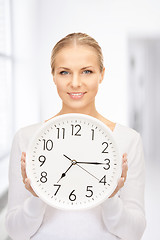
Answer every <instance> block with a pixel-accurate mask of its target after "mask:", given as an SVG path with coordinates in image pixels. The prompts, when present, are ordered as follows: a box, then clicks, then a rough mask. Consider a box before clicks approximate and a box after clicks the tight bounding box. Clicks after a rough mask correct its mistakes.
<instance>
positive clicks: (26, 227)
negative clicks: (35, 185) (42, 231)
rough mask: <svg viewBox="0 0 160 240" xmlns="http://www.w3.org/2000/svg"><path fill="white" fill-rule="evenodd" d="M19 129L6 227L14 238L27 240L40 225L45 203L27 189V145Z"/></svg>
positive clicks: (12, 156) (12, 150)
mask: <svg viewBox="0 0 160 240" xmlns="http://www.w3.org/2000/svg"><path fill="white" fill-rule="evenodd" d="M20 134H21V131H20V130H19V131H18V132H17V133H16V135H15V137H14V139H13V143H12V149H11V154H10V164H9V192H8V211H7V215H6V229H7V231H8V234H9V235H10V237H11V238H12V239H14V240H27V239H30V237H31V236H32V235H34V234H35V233H36V231H37V230H38V228H39V227H40V225H41V223H42V221H43V216H44V212H45V207H46V205H45V203H44V202H43V201H41V200H40V199H39V198H38V197H34V196H33V195H32V194H31V193H30V192H28V191H27V190H26V189H25V186H24V184H23V181H22V176H21V161H20V159H21V153H22V151H25V149H24V150H23V149H22V148H23V147H25V144H23V139H21V135H20Z"/></svg>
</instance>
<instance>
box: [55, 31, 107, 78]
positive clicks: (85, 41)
mask: <svg viewBox="0 0 160 240" xmlns="http://www.w3.org/2000/svg"><path fill="white" fill-rule="evenodd" d="M73 44H77V45H85V46H90V47H92V48H94V50H95V51H96V53H97V57H98V63H99V68H100V71H101V72H102V70H103V54H102V49H101V47H100V46H99V44H98V42H97V41H96V40H95V39H94V38H92V37H90V36H89V35H87V34H85V33H71V34H68V35H67V36H66V37H64V38H62V39H61V40H60V41H59V42H57V43H56V45H55V46H54V48H53V50H52V53H51V73H52V75H53V74H54V68H55V59H56V55H57V53H58V52H59V51H60V50H61V49H63V48H64V47H67V46H71V45H73Z"/></svg>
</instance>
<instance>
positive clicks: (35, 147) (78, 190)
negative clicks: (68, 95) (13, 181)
mask: <svg viewBox="0 0 160 240" xmlns="http://www.w3.org/2000/svg"><path fill="white" fill-rule="evenodd" d="M26 157H27V158H26V172H27V176H28V178H30V180H31V186H32V188H33V190H34V191H35V193H36V194H37V195H38V196H39V197H40V198H41V199H42V200H43V201H44V202H46V203H47V204H48V205H50V206H52V207H55V208H60V209H66V210H67V209H69V210H78V209H87V208H91V207H95V206H97V205H98V204H100V203H102V202H103V201H104V200H106V199H107V198H108V197H109V196H110V195H111V194H112V193H113V191H114V190H115V188H116V186H117V183H118V180H119V178H120V177H121V173H122V160H121V157H120V155H119V151H118V147H117V144H116V142H115V140H114V137H113V133H112V131H111V130H110V129H109V128H108V127H107V126H106V125H105V124H104V123H102V122H101V121H100V120H98V119H96V118H94V117H91V116H88V115H85V114H79V113H78V114H77V113H69V114H64V115H60V116H57V117H54V118H53V119H51V120H49V121H47V122H45V123H44V124H43V126H42V127H40V129H39V130H38V131H37V132H36V134H35V135H34V137H33V139H32V140H31V142H30V144H29V147H28V151H27V154H26Z"/></svg>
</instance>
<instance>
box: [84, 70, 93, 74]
mask: <svg viewBox="0 0 160 240" xmlns="http://www.w3.org/2000/svg"><path fill="white" fill-rule="evenodd" d="M83 73H84V74H91V73H92V71H91V70H85V71H83Z"/></svg>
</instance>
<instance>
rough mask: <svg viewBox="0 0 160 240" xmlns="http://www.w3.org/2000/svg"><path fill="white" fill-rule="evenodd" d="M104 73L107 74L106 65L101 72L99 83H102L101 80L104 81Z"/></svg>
mask: <svg viewBox="0 0 160 240" xmlns="http://www.w3.org/2000/svg"><path fill="white" fill-rule="evenodd" d="M104 74H105V67H104V68H103V70H102V73H101V77H100V80H99V83H101V82H102V81H103V78H104Z"/></svg>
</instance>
